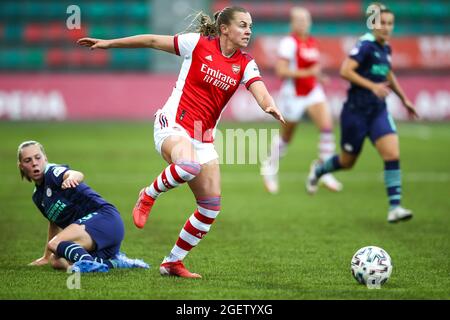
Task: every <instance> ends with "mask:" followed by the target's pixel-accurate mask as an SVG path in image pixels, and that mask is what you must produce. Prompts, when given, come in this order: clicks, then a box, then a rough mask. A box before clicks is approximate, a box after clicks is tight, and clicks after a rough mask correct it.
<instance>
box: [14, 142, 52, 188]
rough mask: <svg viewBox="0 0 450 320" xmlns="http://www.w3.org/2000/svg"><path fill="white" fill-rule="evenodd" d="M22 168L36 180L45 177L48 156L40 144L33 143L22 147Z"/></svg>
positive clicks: (29, 176) (28, 175) (38, 180)
mask: <svg viewBox="0 0 450 320" xmlns="http://www.w3.org/2000/svg"><path fill="white" fill-rule="evenodd" d="M21 155H22V157H21V160H20V162H19V166H20V169H21V170H22V171H23V173H24V174H25V176H27V177H28V178H30V179H31V180H33V181H34V182H40V181H42V179H43V178H44V171H45V166H46V165H47V157H46V156H45V155H44V154H43V153H42V151H41V148H39V146H38V145H31V146H28V147H25V148H23V149H22V152H21Z"/></svg>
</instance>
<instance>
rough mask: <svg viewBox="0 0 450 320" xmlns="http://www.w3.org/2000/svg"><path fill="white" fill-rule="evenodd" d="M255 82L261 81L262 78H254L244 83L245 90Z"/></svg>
mask: <svg viewBox="0 0 450 320" xmlns="http://www.w3.org/2000/svg"><path fill="white" fill-rule="evenodd" d="M256 81H262V78H261V77H255V78H251V79H250V80H248V81H247V82H246V83H245V87H246V88H247V90H248V88H249V87H250V85H251V84H252V83H253V82H256Z"/></svg>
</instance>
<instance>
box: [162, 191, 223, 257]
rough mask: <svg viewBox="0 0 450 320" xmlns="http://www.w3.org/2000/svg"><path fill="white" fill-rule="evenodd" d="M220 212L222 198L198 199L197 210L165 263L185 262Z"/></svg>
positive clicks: (187, 222)
mask: <svg viewBox="0 0 450 320" xmlns="http://www.w3.org/2000/svg"><path fill="white" fill-rule="evenodd" d="M219 212H220V196H218V197H205V198H198V199H197V210H195V212H194V213H193V214H192V215H191V216H190V217H189V219H188V220H187V221H186V224H185V225H184V227H183V229H181V232H180V235H179V236H178V240H177V242H176V244H175V246H174V247H173V249H172V251H171V252H170V255H169V256H168V257H166V258H165V259H164V262H175V261H178V260H183V259H184V258H185V257H186V255H187V254H188V253H189V251H190V250H191V249H192V248H193V247H195V246H196V245H197V244H198V243H199V242H200V240H201V239H202V238H203V237H204V236H205V235H206V234H207V233H208V231H209V229H210V228H211V225H212V224H213V222H214V220H215V219H216V217H217V215H218V214H219Z"/></svg>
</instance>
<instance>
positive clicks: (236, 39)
mask: <svg viewBox="0 0 450 320" xmlns="http://www.w3.org/2000/svg"><path fill="white" fill-rule="evenodd" d="M222 34H224V35H226V36H228V39H229V40H230V41H231V42H232V43H233V44H234V45H235V46H236V47H238V48H245V47H247V46H248V43H249V42H250V37H251V35H252V17H251V16H250V13H248V12H235V13H234V16H233V19H232V20H231V22H230V25H228V26H225V28H224V29H223V31H222Z"/></svg>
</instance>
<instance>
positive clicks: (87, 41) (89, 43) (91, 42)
mask: <svg viewBox="0 0 450 320" xmlns="http://www.w3.org/2000/svg"><path fill="white" fill-rule="evenodd" d="M77 44H79V45H80V46H83V47H89V48H91V50H94V49H97V48H98V49H108V48H110V47H111V41H110V40H103V39H94V38H81V39H79V40H78V41H77Z"/></svg>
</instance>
